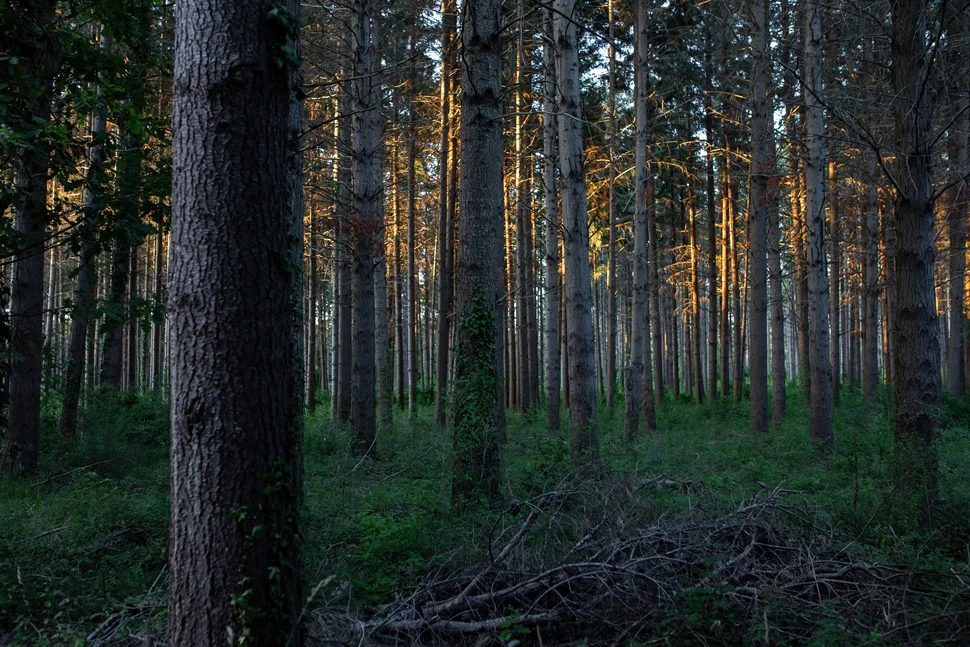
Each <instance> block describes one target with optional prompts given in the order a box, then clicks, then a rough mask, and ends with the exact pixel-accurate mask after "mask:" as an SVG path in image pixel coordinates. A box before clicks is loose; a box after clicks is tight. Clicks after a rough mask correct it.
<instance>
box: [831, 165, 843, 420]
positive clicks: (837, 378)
mask: <svg viewBox="0 0 970 647" xmlns="http://www.w3.org/2000/svg"><path fill="white" fill-rule="evenodd" d="M838 189H839V184H838V176H837V175H836V165H835V161H834V160H832V161H830V162H829V192H828V193H829V249H830V250H831V257H830V259H829V262H830V264H831V269H830V271H829V325H830V327H831V346H830V347H829V354H830V359H829V363H830V364H831V365H832V402H833V404H835V405H837V404H838V403H839V390H840V388H841V386H842V375H841V372H840V370H841V359H842V357H841V355H840V344H841V342H842V341H843V340H842V330H841V327H840V325H841V315H842V294H841V291H840V288H841V279H842V251H841V246H840V243H841V237H842V233H841V228H840V220H841V218H842V217H843V216H842V214H840V213H839V191H838Z"/></svg>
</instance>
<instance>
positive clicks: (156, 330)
mask: <svg viewBox="0 0 970 647" xmlns="http://www.w3.org/2000/svg"><path fill="white" fill-rule="evenodd" d="M163 247H164V234H162V232H161V229H159V231H158V233H156V234H155V283H154V285H153V286H152V290H153V292H154V304H153V307H154V308H156V309H158V310H157V311H156V313H155V316H154V317H152V390H153V391H155V392H156V393H158V392H159V391H161V390H162V364H163V361H164V360H163V357H164V356H165V349H164V344H165V336H164V331H165V313H164V311H161V307H162V293H163V290H164V285H165V283H164V281H165V278H164V276H163V274H162V250H163ZM92 276H93V275H92Z"/></svg>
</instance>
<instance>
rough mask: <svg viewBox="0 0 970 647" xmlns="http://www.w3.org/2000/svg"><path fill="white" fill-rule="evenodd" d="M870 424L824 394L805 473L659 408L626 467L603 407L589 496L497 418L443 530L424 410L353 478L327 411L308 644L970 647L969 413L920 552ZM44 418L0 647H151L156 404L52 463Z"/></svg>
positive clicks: (116, 411)
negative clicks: (488, 451) (823, 451)
mask: <svg viewBox="0 0 970 647" xmlns="http://www.w3.org/2000/svg"><path fill="white" fill-rule="evenodd" d="M795 390H796V388H795V387H794V385H793V386H792V388H791V389H790V392H794V391H795ZM427 397H428V400H429V401H430V396H427ZM890 407H891V405H890V402H889V401H888V397H887V398H886V399H885V400H884V401H883V402H881V403H880V405H879V406H878V407H875V408H872V407H866V406H864V405H863V404H862V403H861V401H860V398H859V396H858V394H857V393H855V392H853V391H850V390H847V391H844V392H843V394H842V403H841V405H840V406H839V408H838V409H837V411H836V416H835V434H836V448H835V451H834V452H833V453H832V454H831V456H829V457H828V458H825V459H823V458H821V457H820V456H819V455H818V453H817V452H816V451H815V450H814V449H813V447H812V445H811V443H810V441H809V438H808V423H807V410H806V409H805V407H804V404H803V403H802V402H801V401H800V399H799V398H798V397H797V396H796V397H793V398H791V402H790V404H789V410H788V413H787V415H786V418H785V422H784V424H782V425H781V426H780V427H778V428H772V429H771V431H770V432H769V433H768V434H765V435H763V436H759V437H753V436H752V435H751V434H750V432H749V431H748V410H747V405H746V404H741V405H734V404H733V403H730V402H718V403H716V404H713V405H703V406H697V405H695V404H693V403H691V402H688V401H686V400H680V401H671V400H668V401H667V402H665V403H664V404H663V406H662V407H661V408H660V409H659V411H658V416H657V418H658V423H659V427H660V429H659V430H658V431H657V432H656V433H655V434H651V435H647V436H642V437H641V438H639V439H638V440H637V441H635V442H634V443H632V444H627V443H624V442H623V441H622V435H621V431H620V430H621V428H622V401H619V402H618V404H617V408H616V411H615V413H614V414H613V415H612V416H611V415H610V414H609V412H608V411H607V410H606V409H605V407H604V408H602V409H601V411H600V437H601V454H602V461H601V466H602V469H601V470H598V471H597V472H596V473H595V474H591V473H589V472H588V471H587V472H586V473H576V472H572V471H571V467H570V460H569V451H568V443H567V442H566V440H565V438H564V436H556V437H550V436H549V434H548V433H547V432H546V431H545V428H544V424H543V420H542V418H541V416H539V415H538V414H536V415H534V416H522V415H521V414H518V413H515V412H509V414H508V442H507V444H506V447H505V451H504V462H503V470H504V472H505V476H504V478H503V482H504V483H505V492H504V495H505V503H508V504H509V505H508V507H505V504H503V505H502V506H499V507H498V508H494V509H486V508H482V509H481V510H477V511H475V513H474V514H466V515H465V516H464V517H463V518H456V517H455V516H454V515H453V514H452V513H451V512H450V508H449V489H450V475H449V466H450V461H451V458H450V451H451V450H450V445H451V443H450V440H449V438H448V436H447V433H446V432H444V431H441V430H438V429H437V428H436V426H435V425H434V423H433V410H432V408H431V406H430V404H425V405H424V406H422V407H421V408H420V409H419V412H418V415H417V416H416V417H415V418H413V419H409V418H408V416H407V414H406V413H405V412H400V411H395V416H396V420H397V422H396V424H395V427H394V428H393V430H390V431H389V432H386V433H382V434H381V435H380V440H379V443H378V446H377V448H376V455H375V456H374V457H372V458H368V459H366V460H360V459H356V458H353V457H351V456H350V455H349V451H348V449H349V438H348V436H347V432H346V430H345V429H341V428H340V427H339V426H335V425H333V424H331V423H330V416H329V411H328V410H327V406H326V404H324V405H322V406H321V407H320V408H319V409H318V410H317V412H316V413H315V414H313V415H311V416H310V417H309V418H308V421H307V439H306V511H305V515H304V519H305V539H304V545H303V547H304V553H303V559H304V573H305V577H306V582H307V587H306V588H307V591H308V595H310V594H311V592H312V595H311V597H312V599H311V601H310V602H309V603H308V608H307V610H306V613H307V617H308V618H309V619H310V625H311V633H312V635H313V636H314V637H315V639H316V641H317V642H319V643H320V644H323V643H324V642H325V641H332V642H327V643H326V644H334V642H336V643H337V644H343V643H345V642H347V643H351V641H352V644H369V643H371V644H373V643H383V642H387V643H388V644H391V643H395V642H396V643H397V644H414V643H417V642H421V643H425V644H433V643H439V644H457V643H461V642H463V641H467V642H468V644H478V645H485V644H511V643H513V642H514V641H516V640H517V641H520V642H521V644H536V645H540V644H544V645H552V644H565V643H567V642H570V643H575V644H617V645H646V644H675V645H679V644H682V645H688V644H742V643H743V644H754V643H758V644H817V645H833V644H906V643H912V644H918V643H924V644H925V642H928V641H940V642H952V643H956V644H967V643H968V642H970V487H967V482H968V479H970V433H968V421H970V411H968V409H967V408H966V407H965V406H963V405H960V404H957V403H953V402H948V403H947V404H946V409H945V412H944V414H945V429H944V431H943V433H942V436H941V440H940V485H941V494H942V497H943V499H944V501H943V505H942V506H941V509H942V513H941V514H940V518H939V519H937V520H936V523H935V528H934V530H932V531H918V530H917V529H916V524H915V521H914V517H915V516H916V515H915V513H914V511H913V510H911V509H907V508H906V507H905V506H902V505H900V504H899V501H900V498H899V497H897V491H898V490H897V488H896V487H895V486H894V482H895V478H894V470H893V444H892V426H891V422H890V421H891V414H890V410H891V409H890ZM57 413H58V411H57V410H56V406H53V405H52V406H51V407H49V408H47V409H45V422H44V428H45V431H44V437H43V448H44V451H43V456H42V460H41V466H40V469H39V471H38V474H37V475H36V476H35V477H34V478H32V479H31V480H30V481H29V482H26V483H11V482H9V481H0V645H61V644H69V645H75V644H76V645H106V644H119V645H124V644H147V643H146V642H145V641H143V638H144V637H145V636H154V637H155V638H156V639H158V640H159V643H158V644H162V643H161V640H162V639H161V633H162V631H163V630H164V609H165V600H166V595H167V592H166V588H167V585H166V569H165V560H166V545H167V539H168V537H167V526H168V486H169V481H168V415H167V409H166V403H165V402H163V401H161V400H159V399H157V398H153V397H152V396H150V395H137V396H136V395H131V394H115V395H111V396H103V398H102V400H100V401H97V402H95V403H94V404H93V406H91V407H89V409H88V410H87V413H86V414H85V416H84V419H83V421H82V423H81V429H82V433H81V434H80V436H79V438H78V439H77V441H76V443H75V444H74V445H73V446H70V447H69V446H67V445H66V444H64V443H63V442H62V441H60V440H59V439H58V438H57V436H56V433H54V431H53V430H54V427H55V421H56V415H57ZM543 634H544V635H545V636H544V639H543ZM482 636H489V638H488V640H491V641H492V642H488V641H487V640H486V641H483V640H482ZM139 641H140V642H139Z"/></svg>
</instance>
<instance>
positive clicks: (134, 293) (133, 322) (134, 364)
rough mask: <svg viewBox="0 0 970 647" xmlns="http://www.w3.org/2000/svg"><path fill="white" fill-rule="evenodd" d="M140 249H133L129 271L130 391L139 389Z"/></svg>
mask: <svg viewBox="0 0 970 647" xmlns="http://www.w3.org/2000/svg"><path fill="white" fill-rule="evenodd" d="M139 249H140V247H139V246H138V245H135V246H134V247H132V248H131V260H130V263H131V269H130V270H129V271H128V336H127V341H128V363H127V369H128V370H127V373H128V375H127V379H126V380H125V382H126V385H125V388H127V389H128V390H129V391H136V390H137V389H138V362H139V359H138V346H139V344H138V334H139V331H140V329H141V326H140V325H139V323H140V322H139V321H138V318H137V317H136V316H135V309H134V304H135V302H136V301H138V299H139V294H138V250H139Z"/></svg>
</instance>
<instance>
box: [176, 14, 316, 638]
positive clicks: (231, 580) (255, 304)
mask: <svg viewBox="0 0 970 647" xmlns="http://www.w3.org/2000/svg"><path fill="white" fill-rule="evenodd" d="M281 6H282V10H281ZM271 11H277V12H278V13H276V14H271ZM298 11H299V6H298V4H297V3H296V2H295V1H293V0H287V1H286V2H284V3H283V4H282V5H280V3H279V2H278V0H277V1H275V2H272V3H270V2H267V1H262V2H242V1H241V0H236V1H234V2H231V3H229V4H227V3H225V2H214V1H213V0H185V1H184V2H182V3H181V4H180V5H179V11H178V13H177V23H176V56H175V95H174V102H173V119H172V123H173V129H172V131H173V192H172V216H173V217H172V266H171V293H170V295H171V296H170V300H169V304H170V308H171V322H172V335H171V339H172V405H171V406H172V466H171V469H172V476H171V482H172V506H171V522H172V526H171V543H170V548H171V550H170V551H169V555H170V559H169V567H170V574H171V575H170V577H171V588H170V591H171V592H170V597H169V606H168V642H169V644H172V645H219V644H226V642H227V641H229V642H236V641H237V640H242V639H243V638H244V637H245V640H246V641H247V642H250V641H251V642H252V643H253V644H260V645H271V644H281V643H283V642H289V643H291V644H294V645H299V644H302V639H303V636H302V631H301V630H300V621H299V617H300V609H301V605H302V603H303V602H304V600H303V597H302V595H301V585H300V572H299V556H298V549H299V528H298V525H299V524H298V518H299V507H300V500H301V486H302V484H301V478H302V460H303V459H302V434H303V423H302V419H303V418H302V413H303V412H302V406H301V405H302V395H303V392H302V384H301V383H302V380H301V379H300V376H301V373H302V362H301V361H300V358H301V354H300V353H301V351H300V346H301V343H300V334H299V332H298V331H299V328H296V325H297V324H299V322H300V303H301V299H300V296H299V295H300V294H301V288H300V276H301V275H302V267H301V265H302V263H301V262H300V259H301V256H302V253H301V251H302V245H301V241H302V233H300V229H301V225H302V213H301V211H302V200H301V198H300V194H299V190H298V187H296V186H295V184H296V183H295V182H294V178H293V175H292V173H293V168H294V166H297V168H296V171H297V172H299V168H298V165H296V163H295V162H294V159H293V158H294V155H295V154H296V153H295V152H296V151H297V150H298V149H299V140H298V136H299V128H300V124H299V123H294V114H295V110H296V109H298V106H295V92H294V86H295V84H296V76H297V73H296V70H294V69H293V68H292V66H293V65H295V61H292V60H290V59H287V58H285V53H284V52H283V51H282V49H281V48H282V47H283V46H285V45H290V44H292V40H291V36H289V34H292V35H293V36H292V37H295V34H296V30H297V27H298V25H299V19H298ZM272 16H276V17H275V19H274V18H272ZM281 56H284V59H283V60H284V64H283V67H282V69H281V68H280V66H279V65H278V61H279V60H280V59H279V57H281ZM281 637H286V638H285V639H284V638H281Z"/></svg>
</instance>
